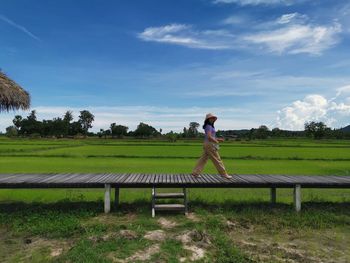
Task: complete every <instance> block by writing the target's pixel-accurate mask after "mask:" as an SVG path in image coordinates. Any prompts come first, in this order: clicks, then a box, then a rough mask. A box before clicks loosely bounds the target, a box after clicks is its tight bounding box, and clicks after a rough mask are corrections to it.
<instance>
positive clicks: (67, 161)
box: [0, 137, 350, 262]
mask: <svg viewBox="0 0 350 263" xmlns="http://www.w3.org/2000/svg"><path fill="white" fill-rule="evenodd" d="M201 151H202V144H201V142H200V141H186V140H184V141H177V142H174V143H171V142H167V141H159V140H117V139H113V140H112V139H90V138H89V139H85V140H70V139H56V140H55V139H9V138H4V137H0V173H12V172H21V173H26V172H27V173H50V172H51V173H52V172H62V173H68V172H90V173H93V172H96V173H97V172H115V173H123V172H134V173H190V172H191V170H192V168H193V166H194V165H195V162H196V159H197V158H198V157H199V156H200V154H201ZM220 154H221V156H222V158H223V160H224V163H225V166H226V168H227V170H228V172H229V173H231V174H235V173H239V174H265V173H268V174H294V175H298V174H305V175H331V174H332V175H350V141H341V140H324V141H323V140H322V141H312V140H308V139H278V140H277V139H274V140H272V139H270V140H260V141H259V140H254V141H229V142H225V143H223V144H222V145H221V148H220ZM204 172H205V173H216V171H215V168H214V166H213V165H212V164H211V163H210V162H209V163H208V164H207V166H206V168H205V170H204ZM102 198H103V190H102V189H41V190H30V189H28V190H12V189H7V190H4V189H2V190H0V220H1V221H0V235H1V234H2V236H3V238H0V239H1V240H0V261H1V262H19V261H22V262H28V261H33V262H37V261H39V262H47V261H54V262H97V261H99V262H115V261H116V260H126V259H128V258H129V259H130V257H132V256H133V254H135V253H136V252H137V251H140V250H142V249H146V248H149V247H152V246H156V245H159V246H160V248H158V250H157V251H158V252H155V253H153V254H152V255H151V256H150V257H149V258H147V259H145V260H140V259H137V258H136V260H134V261H133V260H131V259H130V262H137V261H138V260H139V261H146V262H155V261H157V260H158V261H159V262H180V259H181V258H184V259H185V262H187V261H186V260H188V261H191V255H192V256H193V253H192V254H191V250H190V249H188V248H187V249H186V246H185V244H183V243H181V240H180V241H179V240H178V239H176V238H174V236H176V235H178V234H179V233H182V232H183V231H188V230H189V229H195V230H196V231H197V232H199V233H201V236H202V237H203V236H208V238H209V239H210V240H211V242H210V244H209V243H208V244H206V245H205V246H204V247H201V246H199V245H198V244H197V243H196V242H195V241H193V244H192V245H198V246H199V247H200V248H201V249H203V250H205V253H204V256H203V257H199V258H197V259H196V260H197V261H198V262H321V259H322V257H323V259H326V260H325V261H323V262H347V261H350V254H349V252H348V251H347V249H345V248H344V247H343V246H346V245H349V246H350V238H349V237H350V235H349V234H350V233H349V229H350V213H349V211H350V209H349V208H350V190H348V189H302V201H303V203H302V213H301V214H300V215H296V214H295V213H294V210H293V208H292V206H291V203H292V190H291V189H278V190H277V201H278V204H277V205H276V206H274V207H271V206H270V204H269V203H268V201H269V198H270V196H269V189H189V202H190V208H191V213H192V214H193V215H194V216H195V217H196V218H197V219H198V221H196V220H197V219H196V220H193V218H184V217H183V216H182V215H176V214H169V215H168V214H165V215H164V217H162V218H165V219H166V220H170V221H173V222H175V223H176V226H175V227H173V228H162V224H161V223H160V222H159V221H157V220H159V219H157V218H156V219H152V218H150V209H149V204H150V189H122V190H121V196H120V200H121V206H120V208H119V210H118V211H114V212H113V213H111V214H110V215H103V207H102ZM95 220H97V221H98V222H97V221H96V222H95ZM159 227H161V229H162V230H163V231H165V232H166V236H167V238H165V240H164V241H163V242H162V243H159V242H158V243H157V242H155V241H154V240H153V241H152V240H151V241H150V240H148V239H144V238H140V239H128V238H126V237H121V238H122V241H123V242H124V243H125V244H126V247H125V250H123V251H119V250H118V249H116V247H117V246H118V244H119V243H118V242H121V241H120V240H119V239H118V240H116V239H113V240H110V239H109V238H107V239H106V240H104V241H103V240H102V241H101V240H100V241H98V242H97V241H96V240H91V238H92V237H100V238H102V237H103V236H104V235H107V234H108V233H111V232H113V233H117V232H118V231H119V232H120V231H121V228H122V229H124V228H125V229H127V230H130V231H133V232H134V233H136V234H137V235H138V236H140V237H142V236H144V235H145V233H146V232H147V231H153V230H157V229H158V228H159ZM300 229H302V232H300ZM288 231H289V232H288ZM119 232H118V233H119ZM235 236H236V238H234V237H235ZM315 236H317V237H318V238H317V239H315V238H314V237H315ZM327 236H329V237H330V240H331V241H332V242H331V244H330V243H329V240H328V243H327ZM28 237H30V239H31V242H33V243H35V241H33V240H37V241H38V242H37V243H35V244H37V246H32V247H31V246H29V245H27V244H25V243H23V238H24V239H25V238H28ZM293 238H294V241H293V240H292V241H290V240H289V239H293ZM267 239H268V240H269V242H270V243H271V244H270V246H268V251H264V250H263V247H264V242H263V240H267ZM43 240H44V241H46V245H45V244H43V243H40V242H41V241H43ZM131 240H133V242H131ZM11 242H12V243H11ZM265 243H266V242H265ZM290 243H293V244H292V245H293V246H294V247H293V246H292V245H291V244H290ZM47 244H49V245H47ZM252 244H254V245H252ZM274 244H278V245H274ZM289 245H290V247H289ZM90 246H93V247H95V248H96V249H95V252H91V251H90V252H89V256H86V257H81V258H79V257H78V256H77V255H79V253H81V252H82V251H85V250H87V249H88V248H89V247H90ZM265 246H266V244H265ZM55 247H59V251H60V253H58V252H57V253H56V254H58V255H54V256H52V254H54V253H53V252H52V251H54V249H55ZM223 247H225V248H223ZM18 248H21V249H22V250H23V251H25V253H24V252H20V251H19V250H18ZM112 248H113V249H112ZM112 250H113V251H119V252H118V253H119V254H118V253H117V255H115V254H113V253H112V252H111V251H112ZM174 250H176V251H177V252H176V253H178V255H179V256H175V257H174V253H175V252H174ZM6 251H12V252H13V255H9V254H8V253H6ZM322 251H323V252H322ZM325 251H326V252H325ZM327 251H328V252H327ZM28 253H29V254H30V255H31V258H29V259H28V258H27V257H26V255H28ZM111 253H112V254H113V255H112V254H111ZM176 253H175V254H176ZM325 254H327V256H325ZM134 259H135V258H134ZM334 259H339V260H338V261H337V260H335V261H332V260H334ZM196 260H195V261H196ZM288 260H290V261H288ZM293 260H294V261H293ZM317 260H319V261H317ZM328 260H329V261H328ZM126 262H127V260H126Z"/></svg>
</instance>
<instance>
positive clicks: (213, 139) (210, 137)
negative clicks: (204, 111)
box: [208, 132, 219, 143]
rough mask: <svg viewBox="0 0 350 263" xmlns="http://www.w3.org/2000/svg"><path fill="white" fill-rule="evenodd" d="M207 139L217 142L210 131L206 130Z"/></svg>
mask: <svg viewBox="0 0 350 263" xmlns="http://www.w3.org/2000/svg"><path fill="white" fill-rule="evenodd" d="M208 140H209V141H210V142H215V143H219V140H217V139H215V138H214V137H213V136H212V135H211V132H208Z"/></svg>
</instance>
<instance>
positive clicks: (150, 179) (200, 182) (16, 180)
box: [0, 173, 350, 188]
mask: <svg viewBox="0 0 350 263" xmlns="http://www.w3.org/2000/svg"><path fill="white" fill-rule="evenodd" d="M105 183H109V184H118V186H120V187H123V186H125V187H132V186H135V187H152V186H158V185H161V186H164V187H166V186H167V185H169V187H170V186H179V187H250V186H251V187H272V186H275V187H293V186H294V185H296V184H300V185H301V187H329V188H331V187H338V188H342V187H343V188H349V187H350V176H345V175H343V176H340V175H329V176H322V175H283V174H278V175H270V174H264V175H263V174H234V175H233V178H232V179H226V178H222V177H221V176H220V175H217V174H202V177H201V178H195V177H193V176H192V175H191V174H145V173H120V174H118V173H45V174H40V173H39V174H34V173H28V174H23V173H13V174H8V173H7V174H0V188H10V186H13V187H21V186H22V187H28V188H30V187H32V186H33V187H40V186H43V187H64V186H67V187H69V186H72V187H73V186H81V187H84V185H86V187H88V186H89V187H90V186H93V187H102V186H103V185H104V184H105Z"/></svg>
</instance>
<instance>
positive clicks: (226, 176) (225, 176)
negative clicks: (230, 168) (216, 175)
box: [221, 174, 232, 179]
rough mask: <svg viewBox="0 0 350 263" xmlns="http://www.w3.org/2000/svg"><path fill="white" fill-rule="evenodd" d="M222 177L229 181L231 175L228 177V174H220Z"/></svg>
mask: <svg viewBox="0 0 350 263" xmlns="http://www.w3.org/2000/svg"><path fill="white" fill-rule="evenodd" d="M221 176H222V177H224V178H226V179H231V178H232V176H231V175H228V174H222V175H221Z"/></svg>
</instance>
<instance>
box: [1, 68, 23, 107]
mask: <svg viewBox="0 0 350 263" xmlns="http://www.w3.org/2000/svg"><path fill="white" fill-rule="evenodd" d="M29 107H30V95H29V93H28V92H27V91H25V90H24V89H22V88H21V87H20V86H19V85H18V84H17V83H16V82H14V81H13V80H11V79H10V78H9V77H7V76H6V75H5V74H4V73H2V72H0V112H1V111H10V110H18V109H22V110H27V109H29Z"/></svg>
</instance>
